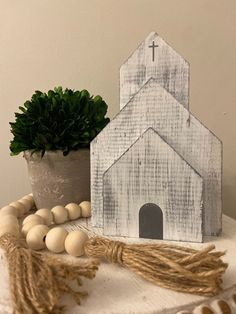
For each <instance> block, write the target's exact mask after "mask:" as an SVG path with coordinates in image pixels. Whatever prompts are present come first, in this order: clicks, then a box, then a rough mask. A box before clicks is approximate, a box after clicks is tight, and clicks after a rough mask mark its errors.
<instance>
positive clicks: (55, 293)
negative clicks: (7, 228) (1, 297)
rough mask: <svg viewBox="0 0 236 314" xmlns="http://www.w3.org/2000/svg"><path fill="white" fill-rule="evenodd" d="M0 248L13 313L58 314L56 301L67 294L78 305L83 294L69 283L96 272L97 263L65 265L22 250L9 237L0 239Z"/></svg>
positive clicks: (53, 258) (11, 236)
mask: <svg viewBox="0 0 236 314" xmlns="http://www.w3.org/2000/svg"><path fill="white" fill-rule="evenodd" d="M0 246H1V247H2V248H3V249H4V250H5V252H6V257H7V260H8V270H9V278H10V291H11V296H12V305H13V308H14V314H22V313H24V314H33V313H34V314H61V313H62V312H63V311H64V307H63V306H59V305H58V303H59V299H60V297H61V295H62V294H63V293H68V294H70V295H71V296H72V297H73V298H74V299H75V301H76V302H77V303H78V304H80V302H81V299H82V298H83V297H85V296H86V295H87V293H86V292H83V291H82V292H81V291H74V290H73V289H71V288H70V286H69V282H70V281H71V280H74V279H75V280H77V282H78V284H79V286H80V285H81V284H82V282H81V278H80V277H81V276H83V277H86V278H89V279H92V278H94V277H95V273H96V270H97V269H98V261H97V260H91V261H89V262H86V263H79V262H77V263H76V264H74V263H66V262H64V261H62V260H61V259H58V258H55V257H53V256H52V255H48V254H45V253H39V252H36V251H33V250H31V249H28V248H26V247H25V245H24V243H23V242H21V241H20V240H18V239H16V238H15V237H14V236H13V235H11V234H5V235H3V236H2V237H1V238H0Z"/></svg>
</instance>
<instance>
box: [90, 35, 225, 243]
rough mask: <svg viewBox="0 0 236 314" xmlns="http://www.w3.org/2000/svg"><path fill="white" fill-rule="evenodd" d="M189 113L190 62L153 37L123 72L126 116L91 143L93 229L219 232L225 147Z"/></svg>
mask: <svg viewBox="0 0 236 314" xmlns="http://www.w3.org/2000/svg"><path fill="white" fill-rule="evenodd" d="M188 107H189V64H188V63H187V62H186V61H185V60H184V59H183V58H182V57H181V56H180V55H179V54H178V53H177V52H176V51H175V50H173V48H171V47H170V46H169V45H168V44H167V43H166V42H165V41H164V40H163V39H162V38H161V37H160V36H158V35H157V34H156V33H154V32H152V33H151V34H149V36H148V37H147V38H146V39H145V41H143V42H142V43H141V45H140V46H139V47H138V48H137V49H136V50H135V51H134V52H133V54H132V55H131V56H130V57H129V58H128V60H127V61H126V62H125V63H124V64H123V65H122V66H121V69H120V108H121V110H120V112H119V113H118V114H117V115H116V116H115V117H114V119H113V120H112V121H111V122H110V123H109V124H108V125H107V126H106V127H105V128H104V129H103V130H102V131H101V132H100V133H99V134H98V136H97V137H96V138H95V139H94V140H93V142H92V143H91V202H92V223H93V226H96V227H100V228H103V232H104V234H105V235H110V236H127V237H142V238H154V239H166V240H178V241H194V242H202V241H203V236H204V235H219V234H220V232H221V216H222V196H221V180H222V143H221V141H220V140H219V139H218V138H217V137H216V136H215V135H214V134H213V133H212V132H211V131H210V130H209V129H207V128H206V127H205V126H204V125H203V124H202V123H201V122H200V121H199V120H198V119H197V118H196V117H194V116H193V115H192V114H191V113H190V112H189V108H188Z"/></svg>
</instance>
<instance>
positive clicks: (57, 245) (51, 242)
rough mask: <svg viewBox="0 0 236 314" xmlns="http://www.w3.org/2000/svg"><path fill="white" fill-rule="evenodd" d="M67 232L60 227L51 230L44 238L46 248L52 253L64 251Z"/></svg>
mask: <svg viewBox="0 0 236 314" xmlns="http://www.w3.org/2000/svg"><path fill="white" fill-rule="evenodd" d="M67 235H68V232H67V231H66V230H65V229H64V228H62V227H56V228H53V229H51V230H50V231H49V232H48V234H47V236H46V241H45V243H46V247H47V248H48V250H49V251H51V252H53V253H61V252H63V251H65V239H66V237H67Z"/></svg>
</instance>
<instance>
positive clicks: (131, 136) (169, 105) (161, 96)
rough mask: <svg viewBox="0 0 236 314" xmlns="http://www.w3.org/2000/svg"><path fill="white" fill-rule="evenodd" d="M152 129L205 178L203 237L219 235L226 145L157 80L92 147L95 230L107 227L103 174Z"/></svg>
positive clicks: (115, 119)
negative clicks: (140, 137) (104, 222)
mask: <svg viewBox="0 0 236 314" xmlns="http://www.w3.org/2000/svg"><path fill="white" fill-rule="evenodd" d="M149 127H152V128H153V129H154V130H155V131H157V132H158V133H159V134H160V136H161V137H162V138H163V139H164V140H165V141H166V142H167V143H168V144H169V145H170V146H171V147H173V149H175V151H176V152H177V153H178V154H179V155H180V156H182V157H183V158H184V159H185V160H186V161H187V162H188V163H189V164H190V165H191V166H192V167H193V168H194V169H195V170H196V171H197V172H198V173H199V174H200V175H201V176H202V178H203V181H204V190H203V204H204V211H203V230H204V234H205V235H218V234H219V233H220V232H221V219H222V217H221V216H222V198H221V177H222V143H221V141H220V140H219V139H218V138H217V137H216V136H215V135H214V134H213V133H212V132H211V131H209V130H208V129H207V128H206V127H205V126H204V125H203V124H202V123H201V122H200V121H199V120H197V119H196V118H195V117H194V116H193V115H192V114H191V113H190V112H189V111H188V110H187V109H186V108H184V107H183V106H182V105H181V104H179V103H178V101H177V100H176V99H175V98H173V97H172V96H171V95H170V94H169V93H168V92H167V91H166V90H165V89H164V88H162V87H161V86H160V85H159V83H158V81H157V80H155V79H150V80H149V81H148V82H147V83H146V84H145V85H144V86H143V88H141V89H140V90H139V92H138V93H137V94H136V95H135V96H134V97H133V98H132V99H131V100H130V101H129V102H128V104H126V106H125V107H124V108H123V109H122V110H121V111H120V112H119V113H118V114H117V115H116V117H115V118H114V119H113V120H112V121H111V122H110V123H109V124H108V125H107V126H106V128H105V129H103V130H102V131H101V132H100V133H99V134H98V136H97V137H96V138H95V139H94V140H93V142H92V143H91V201H92V209H93V225H94V226H99V227H101V226H103V197H102V192H103V174H104V172H105V171H106V170H107V169H108V168H109V167H110V166H111V165H112V164H113V163H114V162H115V161H116V160H117V159H118V158H119V157H120V156H121V155H122V154H124V152H125V151H126V150H127V149H128V148H129V147H130V146H131V145H132V144H133V143H134V142H135V141H136V140H137V139H138V138H139V136H140V135H141V134H142V133H143V132H144V131H145V130H146V129H147V128H149ZM147 180H148V178H147Z"/></svg>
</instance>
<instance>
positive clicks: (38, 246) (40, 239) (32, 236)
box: [26, 225, 49, 250]
mask: <svg viewBox="0 0 236 314" xmlns="http://www.w3.org/2000/svg"><path fill="white" fill-rule="evenodd" d="M48 231H49V228H48V227H47V226H45V225H37V226H34V227H32V228H31V229H30V231H29V232H28V234H27V236H26V242H27V244H28V247H29V248H31V249H32V250H42V249H44V248H45V247H46V245H45V237H46V234H47V233H48Z"/></svg>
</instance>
